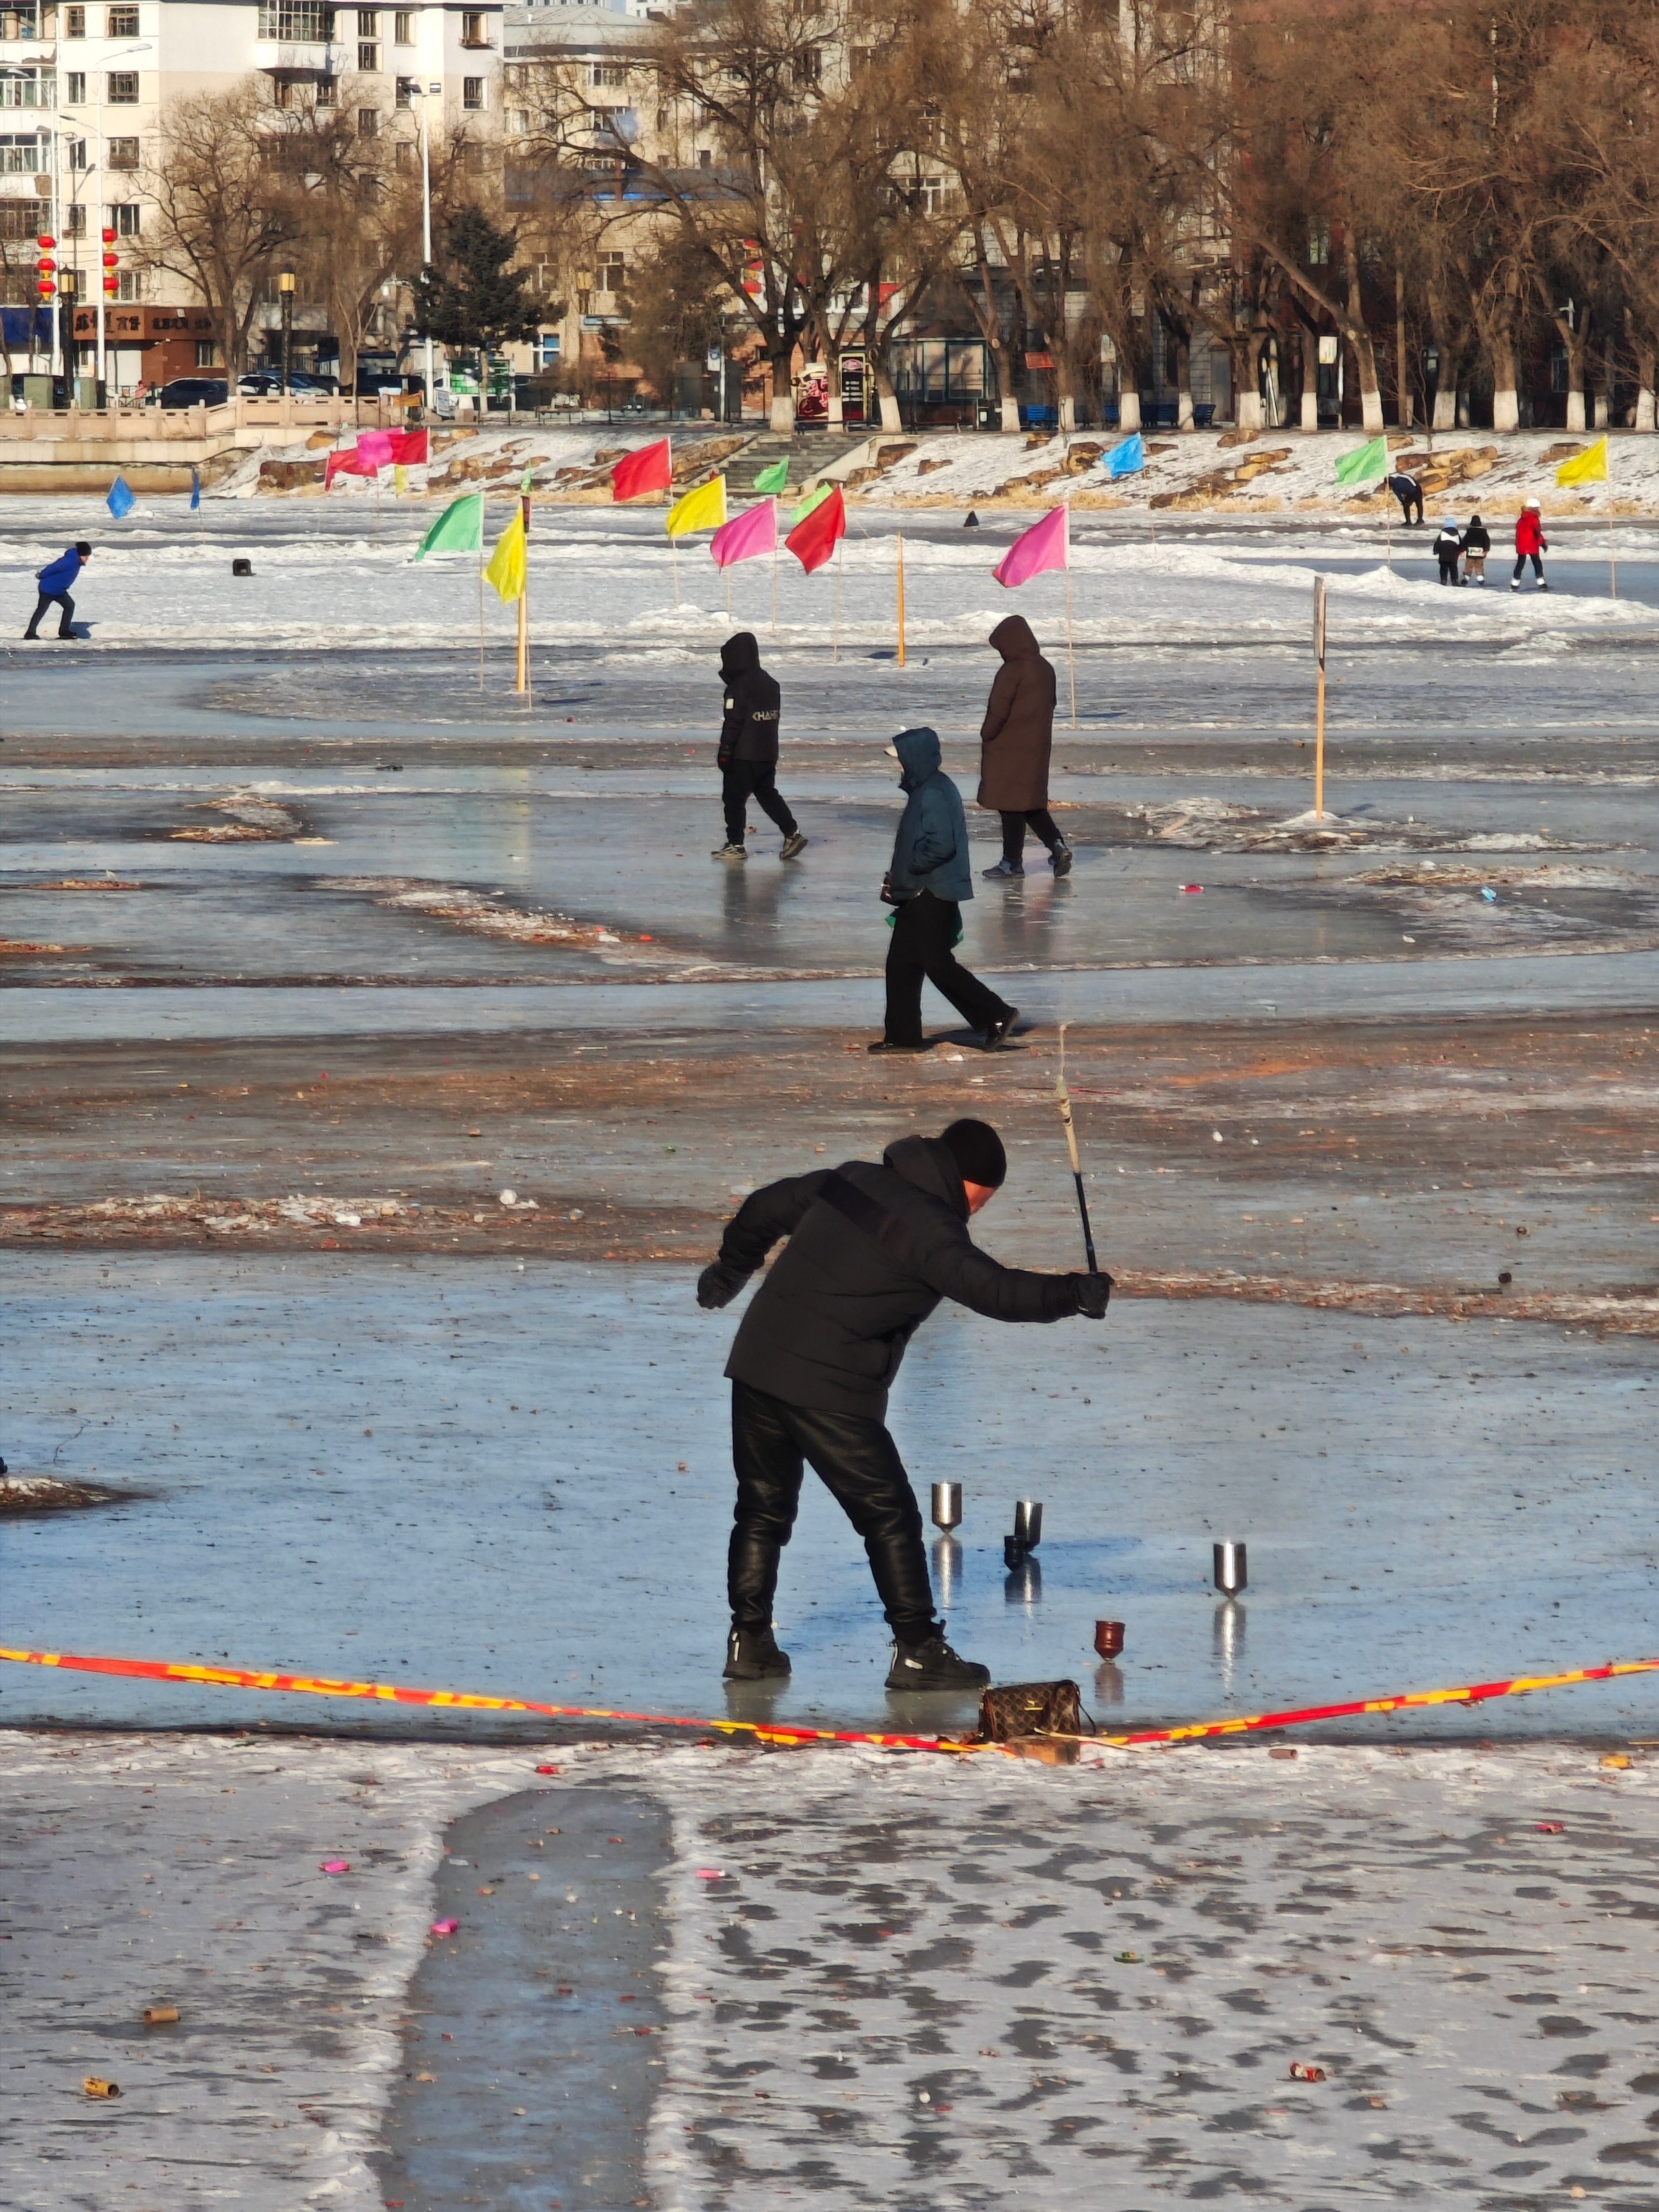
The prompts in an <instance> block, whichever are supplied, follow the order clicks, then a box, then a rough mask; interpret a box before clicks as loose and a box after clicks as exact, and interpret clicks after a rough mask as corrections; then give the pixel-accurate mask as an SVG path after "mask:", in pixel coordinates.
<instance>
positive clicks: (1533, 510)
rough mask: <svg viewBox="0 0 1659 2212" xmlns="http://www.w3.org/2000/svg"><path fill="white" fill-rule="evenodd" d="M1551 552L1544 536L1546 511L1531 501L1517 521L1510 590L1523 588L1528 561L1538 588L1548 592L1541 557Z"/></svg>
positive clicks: (1517, 516) (1517, 517) (1515, 590)
mask: <svg viewBox="0 0 1659 2212" xmlns="http://www.w3.org/2000/svg"><path fill="white" fill-rule="evenodd" d="M1549 550H1550V541H1549V539H1548V538H1546V537H1545V535H1544V510H1543V507H1541V505H1540V503H1539V501H1537V500H1535V499H1529V500H1528V501H1527V503H1526V505H1525V506H1524V507H1522V510H1521V512H1520V513H1519V514H1518V515H1516V519H1515V574H1513V575H1512V576H1511V577H1510V591H1512V592H1518V591H1519V590H1520V588H1521V571H1522V569H1523V568H1525V567H1526V565H1527V563H1528V561H1530V562H1532V573H1533V574H1534V576H1536V577H1537V579H1538V588H1539V590H1540V591H1541V592H1547V591H1548V589H1549V586H1548V585H1547V583H1546V582H1545V581H1544V563H1543V562H1542V560H1541V558H1540V557H1539V556H1541V554H1545V553H1547V552H1548V551H1549Z"/></svg>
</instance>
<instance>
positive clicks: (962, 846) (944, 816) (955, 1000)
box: [869, 729, 1019, 1052]
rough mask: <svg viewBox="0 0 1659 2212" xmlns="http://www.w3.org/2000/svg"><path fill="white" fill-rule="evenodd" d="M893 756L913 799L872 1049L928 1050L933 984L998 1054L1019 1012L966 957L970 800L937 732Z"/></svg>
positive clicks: (889, 883) (897, 847)
mask: <svg viewBox="0 0 1659 2212" xmlns="http://www.w3.org/2000/svg"><path fill="white" fill-rule="evenodd" d="M887 750H888V751H889V752H890V754H891V755H892V757H893V758H894V759H895V760H896V761H897V763H898V764H899V768H900V769H901V771H902V773H901V775H900V776H899V785H900V787H901V789H902V791H903V792H904V793H905V794H906V803H905V808H904V812H903V813H902V815H901V816H900V817H899V826H898V835H897V836H896V837H895V838H894V840H893V860H892V866H890V868H889V869H888V871H887V875H886V878H885V879H884V882H883V884H882V887H881V895H882V897H883V898H884V900H885V902H887V904H888V905H889V906H895V907H896V908H898V912H897V914H896V915H895V916H894V918H893V935H892V941H891V942H890V945H888V947H887V1022H886V1031H885V1034H884V1036H883V1037H882V1038H881V1040H880V1041H879V1042H878V1043H876V1044H872V1046H871V1047H870V1048H869V1049H870V1050H871V1051H872V1052H927V1050H929V1049H930V1048H929V1046H928V1044H927V1040H926V1038H925V1037H924V1036H922V1033H921V986H922V982H923V979H924V978H925V979H926V980H927V981H928V982H930V983H931V984H932V985H933V988H934V989H935V990H936V991H937V992H939V994H940V995H941V996H942V997H944V998H946V999H948V1000H950V1002H951V1005H952V1006H954V1007H955V1008H956V1010H957V1012H958V1013H959V1014H960V1015H961V1016H962V1018H963V1020H964V1021H965V1022H967V1023H968V1024H969V1026H970V1027H971V1028H973V1029H976V1030H980V1031H981V1034H982V1035H983V1036H984V1040H985V1049H986V1050H987V1052H994V1051H996V1049H997V1048H998V1047H999V1046H1000V1045H1001V1044H1002V1043H1003V1042H1004V1041H1005V1040H1006V1037H1007V1035H1008V1032H1009V1030H1011V1029H1012V1027H1013V1025H1014V1022H1015V1019H1016V1018H1017V1017H1018V1013H1019V1008H1018V1006H1009V1005H1008V1004H1007V1002H1006V1000H1002V999H1000V998H998V996H997V994H996V993H995V992H994V991H993V990H990V989H987V987H986V985H984V984H983V983H981V981H980V980H979V978H978V977H977V976H976V975H969V972H968V970H967V969H965V968H964V967H963V965H962V963H961V962H960V961H959V960H958V959H957V957H956V952H955V950H954V948H955V946H956V945H957V944H958V943H959V942H960V940H961V937H962V901H963V899H970V898H972V896H974V878H973V872H972V870H971V869H970V868H969V865H968V822H967V817H966V816H965V815H964V814H963V811H962V793H960V792H959V791H958V790H957V787H956V786H955V784H953V783H952V782H951V779H950V777H949V776H948V775H945V771H944V769H942V768H941V767H940V765H939V757H940V756H939V733H938V732H937V731H935V730H929V729H919V730H901V731H900V732H899V733H898V735H897V737H896V738H894V740H893V742H892V744H890V745H889V746H888V748H887Z"/></svg>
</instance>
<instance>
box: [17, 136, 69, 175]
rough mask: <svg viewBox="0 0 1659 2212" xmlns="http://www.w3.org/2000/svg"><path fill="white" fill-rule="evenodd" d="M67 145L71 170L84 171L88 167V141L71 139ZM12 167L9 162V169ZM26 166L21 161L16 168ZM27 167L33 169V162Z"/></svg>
mask: <svg viewBox="0 0 1659 2212" xmlns="http://www.w3.org/2000/svg"><path fill="white" fill-rule="evenodd" d="M65 143H66V144H67V145H68V147H69V165H70V168H71V169H84V168H85V167H86V166H87V142H86V140H85V139H84V138H70V139H68V140H66V141H65ZM12 166H13V164H11V163H8V164H7V167H12ZM25 166H26V165H25V164H24V163H23V162H21V161H19V162H17V163H16V164H15V167H18V168H20V169H21V168H22V167H25ZM27 167H31V168H32V167H33V162H30V163H28V164H27Z"/></svg>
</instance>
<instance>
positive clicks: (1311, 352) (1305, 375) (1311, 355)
mask: <svg viewBox="0 0 1659 2212" xmlns="http://www.w3.org/2000/svg"><path fill="white" fill-rule="evenodd" d="M1297 353H1298V354H1299V355H1300V356H1301V368H1302V427H1303V428H1304V430H1316V429H1317V428H1319V340H1318V338H1317V337H1316V336H1315V334H1314V333H1313V331H1310V329H1309V328H1308V326H1307V325H1306V324H1305V323H1304V325H1303V326H1302V331H1301V334H1300V337H1299V338H1298V341H1297Z"/></svg>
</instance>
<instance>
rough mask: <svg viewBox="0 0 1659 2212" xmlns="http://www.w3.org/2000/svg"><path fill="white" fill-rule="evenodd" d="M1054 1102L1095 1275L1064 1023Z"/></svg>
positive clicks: (1086, 1247) (1094, 1261) (1085, 1245)
mask: <svg viewBox="0 0 1659 2212" xmlns="http://www.w3.org/2000/svg"><path fill="white" fill-rule="evenodd" d="M1054 1103H1055V1104H1056V1105H1057V1106H1058V1107H1059V1109H1060V1121H1061V1124H1062V1126H1063V1127H1064V1128H1065V1131H1066V1150H1067V1152H1070V1154H1071V1155H1072V1181H1073V1182H1074V1183H1075V1184H1076V1185H1077V1210H1078V1212H1079V1216H1080V1217H1081V1218H1082V1222H1083V1249H1084V1250H1085V1252H1086V1253H1087V1254H1088V1255H1089V1273H1091V1275H1097V1274H1098V1273H1100V1262H1099V1261H1097V1259H1096V1257H1095V1237H1094V1231H1092V1230H1091V1228H1090V1226H1089V1201H1088V1200H1087V1198H1086V1197H1085V1195H1084V1190H1083V1162H1082V1160H1081V1158H1079V1154H1078V1149H1077V1131H1076V1129H1075V1128H1074V1127H1073V1125H1072V1094H1071V1092H1070V1091H1068V1090H1067V1089H1066V1024H1065V1023H1064V1022H1062V1023H1061V1024H1060V1073H1059V1074H1058V1075H1057V1076H1056V1077H1055V1078H1054Z"/></svg>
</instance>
